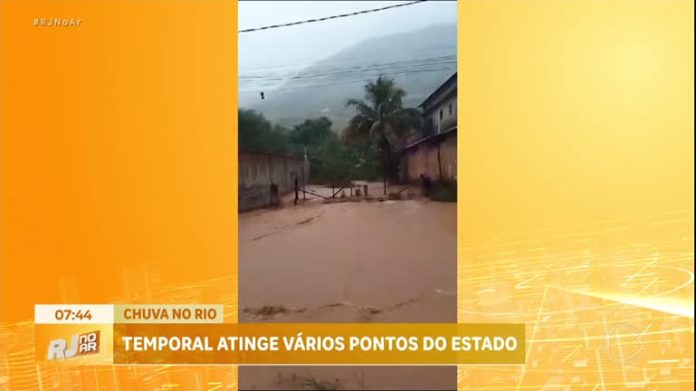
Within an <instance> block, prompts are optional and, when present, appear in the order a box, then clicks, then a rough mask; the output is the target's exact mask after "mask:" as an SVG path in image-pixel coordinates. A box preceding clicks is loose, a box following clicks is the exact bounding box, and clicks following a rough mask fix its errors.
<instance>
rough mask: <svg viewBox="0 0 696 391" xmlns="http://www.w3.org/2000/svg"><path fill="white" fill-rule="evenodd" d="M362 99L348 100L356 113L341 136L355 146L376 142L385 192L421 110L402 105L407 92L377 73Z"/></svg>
mask: <svg viewBox="0 0 696 391" xmlns="http://www.w3.org/2000/svg"><path fill="white" fill-rule="evenodd" d="M364 88H365V100H358V99H348V100H347V101H346V106H347V107H355V111H356V114H355V116H353V117H352V118H351V119H350V122H349V124H348V127H347V128H346V129H345V130H344V132H343V139H344V140H345V141H346V142H348V143H350V144H354V145H363V146H365V147H370V146H373V145H376V146H377V148H378V149H379V151H380V170H381V171H382V179H383V181H384V194H385V195H386V194H387V180H388V179H389V178H390V177H391V178H394V177H396V176H397V174H398V168H399V157H398V152H397V150H396V148H398V147H399V146H400V145H401V144H402V143H403V141H404V140H405V138H406V136H408V133H409V132H410V131H411V130H412V129H420V128H421V127H422V119H421V112H420V110H418V109H414V108H404V107H403V105H402V100H403V98H404V97H405V96H406V91H404V90H402V89H401V88H399V87H398V86H397V85H396V83H395V82H394V80H393V79H390V78H388V77H385V76H379V77H378V78H377V80H375V81H370V82H368V83H367V84H365V87H364Z"/></svg>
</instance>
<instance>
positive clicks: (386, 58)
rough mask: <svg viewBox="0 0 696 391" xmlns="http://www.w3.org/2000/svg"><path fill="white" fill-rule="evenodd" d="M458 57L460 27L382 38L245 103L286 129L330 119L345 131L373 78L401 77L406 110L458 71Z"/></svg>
mask: <svg viewBox="0 0 696 391" xmlns="http://www.w3.org/2000/svg"><path fill="white" fill-rule="evenodd" d="M456 54H457V28H456V25H454V24H452V25H437V26H431V27H427V28H424V29H420V30H416V31H413V32H408V33H400V34H394V35H388V36H383V37H376V38H372V39H369V40H365V41H362V42H361V43H359V44H357V45H355V46H352V47H350V48H348V49H345V50H343V51H341V52H339V53H337V54H335V55H333V56H331V57H330V58H327V59H325V60H323V61H320V62H318V63H316V64H314V65H312V66H310V67H308V68H305V69H304V70H302V71H300V72H299V73H297V74H295V75H294V76H291V77H290V78H289V80H288V81H287V82H285V84H283V85H282V86H281V87H280V88H278V89H276V90H264V93H265V99H264V100H261V99H260V98H256V99H253V100H251V101H249V100H247V101H246V102H244V101H240V105H241V106H242V107H244V108H250V109H254V110H256V111H259V112H261V113H263V114H264V115H265V116H266V117H267V118H268V119H270V120H271V121H273V122H275V123H278V124H281V125H284V126H292V125H295V124H297V123H299V122H302V121H303V120H304V119H306V118H311V117H319V116H326V117H328V118H330V119H331V120H332V121H333V122H334V126H333V128H334V130H335V131H340V130H341V129H342V128H343V127H344V126H345V124H346V123H347V122H348V119H349V118H350V117H351V116H352V115H353V114H354V109H348V108H345V106H344V104H345V101H346V99H348V98H360V99H362V98H363V95H364V93H363V85H364V84H365V82H366V81H367V80H374V79H375V78H376V77H377V76H378V75H379V74H384V75H387V76H390V77H393V78H395V79H396V81H397V83H398V84H399V86H401V88H403V89H404V90H406V92H407V94H408V95H407V96H406V99H405V102H404V106H406V107H416V106H417V105H418V104H420V103H421V102H422V101H423V100H424V99H425V98H426V97H427V96H428V95H430V94H431V93H432V92H433V91H434V90H435V89H436V88H437V87H438V86H439V85H440V84H441V83H443V82H444V81H445V80H447V78H448V77H450V76H451V75H452V74H453V73H454V72H455V71H456V66H457V65H456V64H457V60H456ZM269 77H272V76H269Z"/></svg>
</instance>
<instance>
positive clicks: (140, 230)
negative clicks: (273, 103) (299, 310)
mask: <svg viewBox="0 0 696 391" xmlns="http://www.w3.org/2000/svg"><path fill="white" fill-rule="evenodd" d="M0 4H1V5H2V9H0V15H2V16H1V17H2V19H1V20H0V26H1V27H0V28H1V30H0V37H1V38H0V39H1V41H0V50H1V52H0V57H1V58H2V70H1V73H0V77H1V79H0V85H2V90H1V91H2V95H1V99H2V112H1V115H0V121H2V122H0V125H1V129H2V132H1V133H0V137H1V139H0V141H1V142H0V145H1V148H2V150H1V151H0V156H1V159H2V160H1V161H0V163H1V168H0V169H1V170H2V171H1V174H2V198H1V204H0V207H1V208H2V253H1V254H0V256H1V257H2V270H1V271H0V276H1V277H0V278H1V280H0V281H1V284H0V285H1V286H2V288H1V289H2V296H1V297H2V301H1V304H2V305H1V306H0V311H1V312H0V319H1V320H2V321H3V322H14V321H22V320H29V319H31V318H32V317H33V308H34V304H35V303H62V302H65V301H69V302H73V303H108V302H111V301H113V300H115V299H117V298H121V299H122V300H124V299H125V300H133V299H134V298H132V297H127V296H129V295H128V291H127V290H128V283H129V281H128V278H129V276H128V275H127V273H128V271H129V270H140V269H146V270H148V271H149V272H150V273H153V274H157V275H158V279H159V280H160V282H161V283H162V284H178V283H190V282H193V281H197V280H203V279H209V278H220V277H224V276H229V277H235V278H232V279H231V281H232V283H230V284H229V286H228V287H227V289H226V292H227V296H226V297H217V298H216V303H223V302H231V301H233V299H234V300H236V299H235V295H236V255H237V251H236V240H235V239H236V237H237V233H236V224H235V221H236V201H237V196H236V187H235V183H236V175H237V172H236V169H235V167H236V158H235V156H236V143H237V139H236V133H235V126H236V125H235V124H236V99H237V93H236V64H237V61H236V55H237V54H236V53H237V50H236V33H235V32H236V22H235V21H236V3H235V2H230V1H222V0H215V1H187V0H166V1H164V0H162V1H159V0H155V1H153V0H148V1H144V2H138V3H137V4H136V3H133V2H124V1H99V2H94V1H77V0H75V1H34V0H32V1H20V0H4V1H2V2H1V3H0ZM54 16H60V17H75V18H80V19H82V26H81V27H77V28H65V27H61V28H56V27H34V26H33V19H34V18H35V17H54ZM124 273H125V274H124ZM141 300H145V298H144V297H143V298H142V299H141ZM136 301H137V300H136Z"/></svg>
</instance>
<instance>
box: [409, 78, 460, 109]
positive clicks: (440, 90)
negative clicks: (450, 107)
mask: <svg viewBox="0 0 696 391" xmlns="http://www.w3.org/2000/svg"><path fill="white" fill-rule="evenodd" d="M451 86H454V87H455V88H456V86H457V72H454V74H453V75H452V76H450V78H449V79H447V80H446V81H445V82H444V83H442V84H441V85H440V86H439V87H437V89H436V90H435V91H434V92H433V93H432V94H430V95H429V96H428V97H427V98H425V100H424V101H423V103H421V104H420V105H418V107H422V108H423V110H425V109H426V108H427V106H430V105H432V104H433V103H435V102H436V101H437V100H439V99H440V98H442V97H443V96H444V95H445V92H447V89H448V88H449V87H451Z"/></svg>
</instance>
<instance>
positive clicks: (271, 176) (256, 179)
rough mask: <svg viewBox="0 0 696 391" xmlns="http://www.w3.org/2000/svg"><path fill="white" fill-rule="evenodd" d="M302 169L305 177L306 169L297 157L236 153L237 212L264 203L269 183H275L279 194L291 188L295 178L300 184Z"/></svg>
mask: <svg viewBox="0 0 696 391" xmlns="http://www.w3.org/2000/svg"><path fill="white" fill-rule="evenodd" d="M303 169H304V170H305V171H304V179H305V180H307V179H309V168H308V167H306V166H305V164H304V160H303V159H302V158H301V157H293V156H285V155H277V154H271V153H253V152H239V211H240V212H241V211H246V210H251V209H255V208H261V207H264V206H268V205H269V204H270V202H271V192H270V188H271V182H273V183H275V184H276V185H278V192H279V193H280V195H283V194H287V193H289V192H292V191H294V187H295V178H296V177H297V178H298V181H299V184H300V185H301V184H302V180H303Z"/></svg>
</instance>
